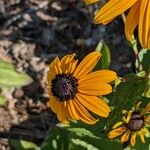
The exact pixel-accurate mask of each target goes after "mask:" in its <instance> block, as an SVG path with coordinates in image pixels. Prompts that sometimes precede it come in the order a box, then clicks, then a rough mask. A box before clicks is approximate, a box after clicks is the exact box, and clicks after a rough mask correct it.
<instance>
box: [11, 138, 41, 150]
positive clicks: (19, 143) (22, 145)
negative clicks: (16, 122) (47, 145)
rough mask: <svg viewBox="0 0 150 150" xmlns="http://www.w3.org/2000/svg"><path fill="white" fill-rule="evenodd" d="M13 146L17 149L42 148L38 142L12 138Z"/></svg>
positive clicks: (34, 149) (32, 149) (31, 149)
mask: <svg viewBox="0 0 150 150" xmlns="http://www.w3.org/2000/svg"><path fill="white" fill-rule="evenodd" d="M10 144H11V146H12V147H13V148H14V149H15V150H41V149H40V147H38V146H37V145H36V144H34V143H32V142H27V141H24V140H13V139H12V140H10Z"/></svg>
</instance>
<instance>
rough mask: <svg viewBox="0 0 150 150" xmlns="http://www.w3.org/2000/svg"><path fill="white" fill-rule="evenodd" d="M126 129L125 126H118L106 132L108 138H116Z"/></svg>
mask: <svg viewBox="0 0 150 150" xmlns="http://www.w3.org/2000/svg"><path fill="white" fill-rule="evenodd" d="M126 130H127V128H126V127H119V128H117V129H114V130H112V131H110V132H109V133H108V138H110V139H113V138H116V137H118V136H120V135H121V134H123V133H124V132H125V131H126Z"/></svg>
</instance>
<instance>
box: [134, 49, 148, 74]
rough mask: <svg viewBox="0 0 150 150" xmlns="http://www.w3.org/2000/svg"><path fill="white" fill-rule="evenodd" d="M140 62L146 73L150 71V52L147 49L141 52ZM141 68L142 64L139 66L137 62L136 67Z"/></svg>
mask: <svg viewBox="0 0 150 150" xmlns="http://www.w3.org/2000/svg"><path fill="white" fill-rule="evenodd" d="M138 57H139V60H140V62H141V64H142V67H143V70H144V71H146V72H149V71H150V50H147V49H142V50H141V51H140V52H139V55H138ZM138 65H139V66H140V64H138V61H136V66H138Z"/></svg>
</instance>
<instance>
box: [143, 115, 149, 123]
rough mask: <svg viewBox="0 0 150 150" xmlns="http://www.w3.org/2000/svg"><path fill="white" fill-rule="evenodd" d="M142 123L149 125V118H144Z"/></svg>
mask: <svg viewBox="0 0 150 150" xmlns="http://www.w3.org/2000/svg"><path fill="white" fill-rule="evenodd" d="M144 122H145V124H148V125H150V116H146V117H145V118H144Z"/></svg>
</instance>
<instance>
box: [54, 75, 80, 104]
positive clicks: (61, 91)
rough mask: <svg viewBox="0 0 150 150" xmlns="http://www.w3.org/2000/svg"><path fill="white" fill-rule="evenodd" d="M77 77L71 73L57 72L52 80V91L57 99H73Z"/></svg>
mask: <svg viewBox="0 0 150 150" xmlns="http://www.w3.org/2000/svg"><path fill="white" fill-rule="evenodd" d="M77 86H78V84H77V79H76V78H75V77H74V76H72V75H71V74H58V75H56V77H55V78H54V79H53V80H52V86H51V87H52V93H53V95H54V96H55V97H56V98H57V99H58V100H59V101H67V100H70V99H73V98H74V97H75V94H76V93H77Z"/></svg>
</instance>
